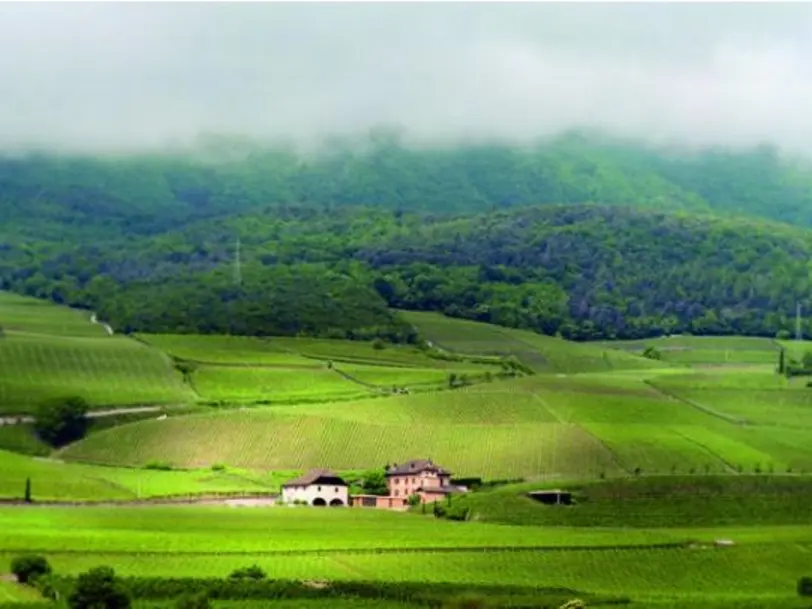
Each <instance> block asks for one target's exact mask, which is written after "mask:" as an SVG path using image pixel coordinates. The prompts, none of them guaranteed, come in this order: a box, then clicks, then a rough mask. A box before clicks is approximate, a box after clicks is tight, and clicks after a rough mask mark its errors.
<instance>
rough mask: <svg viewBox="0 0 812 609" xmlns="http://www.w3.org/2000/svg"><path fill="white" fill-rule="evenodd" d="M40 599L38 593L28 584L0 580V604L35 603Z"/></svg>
mask: <svg viewBox="0 0 812 609" xmlns="http://www.w3.org/2000/svg"><path fill="white" fill-rule="evenodd" d="M42 600H43V599H42V596H41V595H40V593H39V592H37V591H36V590H35V589H33V588H31V587H30V586H23V585H21V584H18V583H16V582H11V581H3V580H0V605H3V604H6V603H9V604H10V603H35V602H41V601H42Z"/></svg>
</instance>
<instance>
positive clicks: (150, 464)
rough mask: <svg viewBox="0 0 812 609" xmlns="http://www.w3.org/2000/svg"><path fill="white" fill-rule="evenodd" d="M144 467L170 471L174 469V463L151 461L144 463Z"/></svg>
mask: <svg viewBox="0 0 812 609" xmlns="http://www.w3.org/2000/svg"><path fill="white" fill-rule="evenodd" d="M144 469H157V470H161V471H165V472H168V471H171V470H172V465H171V464H170V463H167V462H166V461H149V462H148V463H146V464H145V465H144Z"/></svg>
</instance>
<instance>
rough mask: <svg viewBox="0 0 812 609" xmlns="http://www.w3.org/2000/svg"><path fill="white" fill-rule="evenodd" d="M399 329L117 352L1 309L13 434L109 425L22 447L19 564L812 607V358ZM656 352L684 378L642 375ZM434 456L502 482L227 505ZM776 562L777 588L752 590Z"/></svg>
mask: <svg viewBox="0 0 812 609" xmlns="http://www.w3.org/2000/svg"><path fill="white" fill-rule="evenodd" d="M394 314H395V315H397V316H400V317H401V318H402V319H403V320H404V323H408V324H409V325H411V326H412V327H414V328H415V330H416V332H417V333H418V335H419V336H420V337H421V338H423V340H424V342H423V343H419V344H414V345H397V344H381V343H373V342H371V341H347V340H335V339H333V340H330V339H314V338H291V337H266V338H257V337H253V338H252V337H246V336H225V335H222V336H217V335H194V334H183V335H179V334H163V335H159V334H155V335H152V334H148V333H140V334H135V335H131V336H125V335H120V334H113V335H112V336H111V335H109V334H107V333H106V332H103V331H97V330H101V328H100V327H99V326H98V325H94V324H91V323H90V316H91V314H90V313H89V312H82V311H76V310H71V309H67V308H65V307H60V306H56V305H53V304H48V303H44V302H42V301H38V300H34V299H26V298H21V297H18V296H14V295H9V294H0V319H3V320H7V321H4V323H3V326H4V328H5V332H4V336H3V338H2V339H0V359H3V361H6V362H14V365H13V366H4V367H3V368H2V372H0V396H2V402H1V403H0V412H3V413H4V414H5V415H7V416H21V415H26V416H32V415H34V416H35V415H36V413H37V408H36V407H35V405H36V404H38V403H40V402H41V400H42V398H46V397H47V398H57V397H63V398H64V397H66V396H70V395H81V396H82V397H84V398H85V399H86V400H87V401H88V404H89V407H90V408H91V410H90V412H93V409H105V411H104V412H103V414H104V416H102V417H98V418H96V419H94V423H93V424H92V425H91V427H90V428H89V431H88V433H87V435H86V436H85V437H84V438H82V439H80V440H78V441H76V442H72V443H69V444H68V445H66V446H63V447H61V448H58V449H56V450H54V449H51V448H50V447H48V446H46V445H45V444H44V443H43V442H42V441H40V440H39V439H38V438H37V436H36V433H35V432H34V430H33V427H32V425H31V424H30V423H24V424H16V425H10V424H8V425H3V426H0V474H2V475H0V499H3V500H4V501H6V502H10V505H6V506H5V507H3V506H2V505H0V523H1V524H2V526H0V531H3V533H0V560H2V562H9V561H10V560H11V559H12V558H13V557H14V556H15V555H17V554H18V553H19V552H21V551H27V552H35V553H39V554H42V555H44V556H46V557H47V559H48V560H49V562H50V563H51V564H52V565H53V567H54V569H55V571H56V572H57V573H59V574H60V577H65V578H68V579H70V577H73V576H75V575H77V574H79V573H80V572H82V571H85V570H86V569H88V568H91V567H94V566H97V565H108V566H112V567H114V568H115V570H116V573H117V574H119V575H120V576H121V577H124V578H125V580H123V581H128V580H127V579H126V578H141V579H144V578H156V577H161V576H162V574H163V573H166V572H169V571H171V572H172V573H174V574H175V576H176V577H193V578H206V577H208V578H217V577H224V576H225V575H227V574H228V572H229V571H232V570H233V569H236V568H239V567H240V566H245V565H247V564H257V565H259V566H261V567H262V568H263V569H264V570H265V571H267V572H268V573H271V574H272V577H273V578H275V579H279V580H308V581H309V580H316V581H329V582H334V583H333V584H331V585H333V586H342V585H345V584H343V583H342V582H347V583H349V582H366V583H363V585H364V586H370V587H371V588H370V589H371V590H373V591H374V590H377V592H370V594H374V595H377V596H375V598H377V599H378V600H377V601H376V606H385V605H383V604H380V603H388V602H391V603H393V606H404V607H405V606H413V605H412V603H416V605H414V606H419V605H421V604H422V603H423V602H424V601H420V600H419V598H418V596H419V595H418V593H417V592H414V591H411V592H404V591H403V590H401V591H400V592H398V593H397V595H400V596H399V600H397V599H394V598H391V597H390V596H387V594H389V593H387V592H382V591H381V590H383V589H379V587H380V583H381V582H386V585H387V586H391V585H404V586H407V588H408V586H413V585H416V584H418V583H421V586H423V587H420V588H417V589H419V590H424V591H425V590H428V589H429V588H426V587H425V586H429V587H430V586H439V588H437V590H436V591H435V592H433V593H434V594H437V595H439V596H440V597H442V598H451V597H454V595H457V594H460V593H462V592H461V590H467V591H468V592H469V593H471V594H481V595H484V597H485V598H491V599H493V598H496V596H495V595H497V596H500V597H502V598H505V599H508V598H514V599H518V598H535V599H536V601H537V602H550V601H549V600H548V601H543V599H544V598H547V599H550V598H559V596H557V595H562V594H563V597H561V599H562V602H563V600H566V599H567V598H570V597H572V598H575V597H583V598H588V599H590V600H589V601H588V602H589V604H590V606H602V605H604V604H605V603H616V602H618V599H623V602H624V603H626V604H628V606H630V607H658V608H666V607H668V608H672V607H688V606H691V603H693V602H695V601H699V600H700V599H701V602H702V603H703V604H704V605H706V606H712V607H720V608H721V607H733V606H741V605H740V603H741V602H749V603H753V606H754V607H755V606H759V607H762V606H763V607H773V606H774V607H784V606H794V605H793V604H792V603H793V602H794V601H793V600H792V599H793V598H794V583H795V581H796V580H797V579H798V578H799V577H801V576H802V575H803V574H804V573H806V562H807V555H808V549H806V546H807V545H809V544H810V543H812V528H811V527H810V526H809V524H808V519H807V516H806V515H807V513H808V510H807V508H806V506H807V503H808V497H809V496H810V493H812V449H811V448H810V447H809V444H808V442H807V441H806V439H807V438H808V437H809V433H810V429H812V390H810V389H808V388H807V387H806V386H805V381H804V380H803V377H800V378H786V377H784V376H782V375H779V374H777V373H776V366H777V363H778V354H779V350H780V348H781V347H782V346H783V347H785V348H787V349H790V348H792V349H795V350H800V351H802V350H803V347H802V346H800V347H799V346H797V345H796V343H794V342H793V341H785V342H782V341H776V340H773V339H767V338H743V337H735V336H733V337H694V336H677V335H675V336H672V337H664V338H657V339H644V340H640V341H613V342H590V343H574V342H571V341H567V340H564V339H561V338H555V337H549V336H542V335H538V334H533V333H529V332H526V331H522V330H515V329H510V328H504V327H497V326H493V325H489V324H484V323H478V322H471V321H464V320H455V319H452V318H448V317H445V316H442V315H440V314H437V313H429V312H425V313H413V312H405V311H395V312H394ZM649 348H653V349H656V350H657V352H658V354H659V357H658V358H657V357H655V358H652V357H651V351H649V357H643V356H642V353H643V351H645V350H646V349H649ZM800 351H799V352H800ZM20 395H25V396H28V398H27V399H25V400H21V399H19V398H18V396H20ZM134 404H140V405H149V408H150V409H149V410H146V411H140V412H130V411H129V410H128V409H131V408H133V405H134ZM117 408H119V409H121V412H122V414H120V415H116V414H115V411H116V409H117ZM424 456H430V457H431V458H432V459H435V460H436V461H437V462H439V463H443V464H444V465H446V466H448V467H449V468H450V469H451V470H452V472H454V475H455V476H457V477H458V478H481V479H482V480H483V481H486V482H487V481H498V480H502V481H503V482H501V483H497V484H496V485H494V486H492V487H489V486H483V487H482V488H480V489H479V490H474V491H473V492H471V493H469V494H466V495H459V496H456V497H454V498H453V499H451V500H449V502H448V503H446V502H445V501H443V502H442V503H441V504H440V505H441V508H442V509H441V512H440V513H439V514H435V513H433V512H432V510H433V509H434V508H432V507H431V506H429V508H430V509H429V510H428V511H426V509H425V508H420V507H417V508H415V509H413V510H412V512H414V513H392V512H387V511H386V510H376V509H374V508H367V509H365V508H348V509H329V508H328V509H327V510H326V511H325V510H323V509H319V508H312V507H298V508H295V507H294V508H289V507H287V508H286V507H274V506H270V507H242V508H239V507H235V506H236V505H237V504H236V503H234V505H232V506H229V505H228V503H229V502H230V501H232V500H234V499H240V498H251V497H257V498H260V497H275V496H277V494H278V493H279V491H280V486H281V484H282V483H284V482H285V481H286V480H288V479H290V478H293V477H295V476H296V475H298V474H300V473H302V472H304V471H307V470H308V469H311V468H318V467H330V468H332V469H334V470H335V471H338V472H339V473H340V474H341V475H343V476H344V477H345V478H346V479H348V480H354V481H356V482H353V484H359V483H360V482H357V481H359V480H361V479H362V477H363V476H364V473H365V472H368V471H370V470H374V469H376V468H381V467H382V466H383V465H384V464H386V463H394V462H399V461H401V460H407V459H410V458H415V457H424ZM26 481H29V482H30V484H31V494H32V499H33V503H32V504H30V505H26V504H25V503H24V502H23V501H22V499H23V490H24V487H25V486H26ZM545 488H566V489H568V490H570V491H572V492H573V493H574V494H575V505H573V506H545V505H543V504H540V503H538V502H536V501H533V500H532V499H530V498H528V497H526V496H525V493H527V492H528V491H529V490H539V489H545ZM167 502H170V503H167ZM172 502H181V503H172ZM94 503H95V504H98V507H93V504H94ZM454 520H463V521H465V522H454ZM215 523H216V524H215ZM260 530H262V531H268V532H269V535H268V536H264V535H257V531H260ZM164 531H172V534H171V535H167V534H166V533H165V532H164ZM326 531H331V532H332V533H331V534H330V535H326ZM720 539H730V540H732V543H733V544H734V545H733V547H729V548H726V547H716V546H715V545H714V544H715V543H716V542H717V541H718V540H720ZM754 564H759V565H764V564H769V565H770V569H769V571H763V570H762V571H760V575H759V577H757V578H749V579H748V580H747V582H748V583H747V585H745V586H742V585H735V586H731V582H733V581H738V580H740V579H741V578H742V577H743V576H744V575H743V574H745V573H749V572H751V569H752V568H753V565H754ZM665 573H669V574H673V573H678V574H679V576H678V577H672V576H669V577H665V576H664V574H665ZM597 574H599V575H597ZM66 581H67V580H66ZM135 581H136V580H133V582H135ZM376 582H378V583H376ZM133 585H134V584H133ZM358 585H361V584H360V583H359V584H358ZM8 586H12V584H8ZM455 586H456V588H455ZM489 586H490V587H491V588H488V587H489ZM493 586H497V587H498V588H499V590H500V592H498V594H497V593H496V592H495V591H494V589H493ZM459 587H461V588H459ZM409 590H412V589H411V588H409ZM556 590H557V591H558V592H554V591H556ZM562 590H569V592H561V591H562ZM4 594H5V595H6V596H7V597H9V598H12V599H14V602H31V601H32V600H33V599H36V595H34V594H33V593H32V592H31V591H30V590H27V589H26V590H23V591H22V592H20V591H18V590H17V589H16V588H11V587H7V588H4ZM342 594H344V595H345V596H346V598H348V599H353V598H355V601H351V602H352V603H353V606H361V605H356V604H354V603H358V602H361V598H360V597H358V598H356V597H354V596H353V594H355V593H350V592H345V593H342ZM421 594H422V593H421ZM347 595H348V596H347ZM397 595H396V596H397ZM415 595H417V596H415ZM387 599H388V600H387ZM408 599H411V600H408ZM2 602H3V601H0V603H2ZM36 602H41V601H36V600H35V603H36ZM138 602H141V601H138ZM252 602H253V603H256V601H252ZM285 602H294V601H279V603H280V604H279V606H284V603H285ZM295 602H305V601H295ZM306 602H307V603H309V604H306V605H301V606H303V607H304V606H307V607H315V606H321V605H319V604H318V603H320V602H322V601H320V600H317V599H312V600H310V601H306ZM496 602H497V603H498V602H499V601H496ZM504 602H509V601H507V600H506V601H504ZM245 603H248V604H250V602H248V601H243V604H245ZM252 606H253V605H252ZM274 606H276V605H274ZM296 606H299V605H296ZM495 606H501V605H498V604H497V605H495ZM505 606H509V605H505ZM532 606H536V605H532ZM539 606H541V605H539ZM607 606H608V605H607ZM32 607H33V606H32Z"/></svg>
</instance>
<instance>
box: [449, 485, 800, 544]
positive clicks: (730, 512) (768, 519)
mask: <svg viewBox="0 0 812 609" xmlns="http://www.w3.org/2000/svg"><path fill="white" fill-rule="evenodd" d="M562 487H563V488H565V489H566V490H568V491H570V492H571V493H572V497H573V501H574V504H573V505H571V506H566V505H560V506H549V505H544V504H543V503H540V502H538V501H536V500H534V499H531V498H530V497H528V496H527V493H528V492H530V491H537V490H545V489H555V488H562ZM810 501H812V477H810V476H787V475H783V476H782V475H772V476H770V475H752V474H751V475H742V476H724V475H702V474H696V475H684V474H683V475H675V476H661V477H640V478H632V479H622V480H608V481H605V482H578V481H570V482H567V481H556V482H554V483H553V482H547V483H544V482H526V483H522V484H510V485H506V486H502V487H498V488H495V489H490V490H483V491H480V492H476V493H472V494H469V495H466V496H461V497H458V498H456V499H455V500H454V501H453V503H452V506H451V507H450V508H449V509H450V511H451V512H453V513H456V514H463V513H464V512H466V511H468V512H469V517H470V519H471V520H473V521H476V522H490V523H502V524H512V525H523V526H546V527H550V526H569V527H573V526H577V527H617V526H624V527H632V528H646V527H648V528H661V527H685V528H689V527H709V528H713V527H719V526H725V527H751V526H757V525H765V526H766V525H770V526H775V525H780V526H785V527H786V528H785V530H787V531H794V529H793V528H792V526H790V525H806V524H807V523H808V521H809V507H808V506H809V504H810Z"/></svg>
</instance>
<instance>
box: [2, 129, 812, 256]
mask: <svg viewBox="0 0 812 609" xmlns="http://www.w3.org/2000/svg"><path fill="white" fill-rule="evenodd" d="M362 143H363V146H356V145H350V144H346V145H339V144H335V145H333V146H332V147H330V148H326V149H324V150H322V151H321V153H319V154H315V155H308V156H302V155H298V154H296V153H295V152H294V151H293V150H292V149H291V148H287V147H284V146H281V145H280V146H277V147H267V146H263V145H260V144H257V143H253V142H250V141H243V140H241V139H233V140H232V139H230V138H225V137H221V138H210V139H209V140H207V141H206V144H205V146H201V147H200V148H199V149H195V150H193V151H190V152H188V153H185V154H182V153H180V152H175V153H171V154H170V153H165V154H140V155H133V156H117V157H98V158H96V157H90V156H69V155H47V154H37V155H29V156H25V157H19V156H18V157H14V158H12V157H5V158H0V239H2V238H5V239H12V238H14V237H19V236H20V235H27V236H30V237H31V238H34V239H43V238H44V239H49V238H54V239H58V240H63V239H64V238H75V239H77V240H81V241H86V240H87V239H90V238H93V239H109V238H110V237H113V236H117V235H123V234H129V235H132V234H158V233H161V232H164V231H167V230H172V229H178V228H181V227H183V226H185V225H187V224H189V223H190V222H195V221H198V220H201V219H206V218H222V217H228V216H230V215H234V214H239V213H246V212H250V211H251V210H254V209H258V208H263V207H265V206H284V205H297V206H299V205H311V206H315V207H332V208H335V207H342V206H347V205H366V206H373V207H382V208H386V209H392V210H401V211H427V212H431V213H437V214H446V213H474V212H481V211H488V210H495V209H510V208H514V207H522V206H529V205H546V204H583V203H595V204H602V205H613V206H614V205H623V206H635V207H643V208H648V209H658V210H662V211H674V210H689V211H715V212H719V213H727V214H738V215H748V216H751V217H763V218H769V219H773V220H779V221H782V222H787V223H790V224H794V225H801V226H812V172H810V169H812V162H810V163H809V164H806V163H803V162H800V161H797V160H791V159H786V158H783V157H781V156H780V155H779V154H778V153H777V152H776V151H774V150H772V149H770V148H768V147H759V148H754V149H750V150H741V151H729V150H728V151H726V150H722V149H719V150H704V151H698V152H686V151H676V150H668V149H655V148H653V147H650V146H645V145H642V144H635V143H631V142H625V141H620V140H615V139H612V138H606V137H593V136H590V137H587V136H585V135H582V134H578V133H570V134H565V135H562V136H560V137H558V138H555V139H551V140H545V141H541V142H539V143H538V144H536V145H533V146H526V147H518V146H516V147H511V146H508V145H484V144H483V145H461V146H456V147H444V148H423V149H413V148H409V147H407V146H405V145H403V144H401V143H400V140H399V139H398V137H397V135H396V134H389V133H387V132H385V131H384V132H375V133H374V134H373V135H371V136H370V137H369V138H368V139H367V140H366V141H364V142H362Z"/></svg>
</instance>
